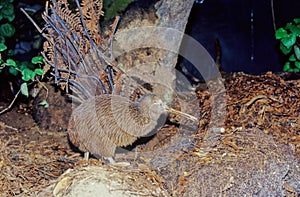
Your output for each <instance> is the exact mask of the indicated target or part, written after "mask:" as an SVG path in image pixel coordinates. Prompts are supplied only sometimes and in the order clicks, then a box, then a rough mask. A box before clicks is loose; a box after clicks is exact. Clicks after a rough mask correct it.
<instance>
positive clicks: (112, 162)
mask: <svg viewBox="0 0 300 197" xmlns="http://www.w3.org/2000/svg"><path fill="white" fill-rule="evenodd" d="M103 159H104V161H105V163H106V164H108V165H112V166H118V167H126V166H130V163H129V162H116V161H115V160H114V159H113V158H112V157H103Z"/></svg>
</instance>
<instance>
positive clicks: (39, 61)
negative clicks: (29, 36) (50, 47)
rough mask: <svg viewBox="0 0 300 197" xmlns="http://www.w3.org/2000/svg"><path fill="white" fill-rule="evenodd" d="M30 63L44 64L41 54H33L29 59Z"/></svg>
mask: <svg viewBox="0 0 300 197" xmlns="http://www.w3.org/2000/svg"><path fill="white" fill-rule="evenodd" d="M31 63H33V64H44V59H43V56H35V57H33V58H32V59H31Z"/></svg>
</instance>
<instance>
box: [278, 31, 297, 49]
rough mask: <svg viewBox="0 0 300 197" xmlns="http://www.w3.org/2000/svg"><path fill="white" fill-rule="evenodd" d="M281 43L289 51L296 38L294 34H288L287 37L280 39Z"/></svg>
mask: <svg viewBox="0 0 300 197" xmlns="http://www.w3.org/2000/svg"><path fill="white" fill-rule="evenodd" d="M281 43H282V44H283V45H284V46H285V47H286V48H287V49H290V48H291V47H292V46H293V45H294V44H295V43H296V36H295V35H294V34H289V35H288V36H287V37H285V38H282V39H281Z"/></svg>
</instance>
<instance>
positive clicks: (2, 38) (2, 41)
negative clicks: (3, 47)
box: [0, 35, 5, 44]
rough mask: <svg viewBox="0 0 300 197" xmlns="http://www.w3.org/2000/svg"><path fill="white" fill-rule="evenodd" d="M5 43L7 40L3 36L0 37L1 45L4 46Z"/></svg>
mask: <svg viewBox="0 0 300 197" xmlns="http://www.w3.org/2000/svg"><path fill="white" fill-rule="evenodd" d="M4 42H5V38H4V37H3V36H1V35H0V43H3V44H4Z"/></svg>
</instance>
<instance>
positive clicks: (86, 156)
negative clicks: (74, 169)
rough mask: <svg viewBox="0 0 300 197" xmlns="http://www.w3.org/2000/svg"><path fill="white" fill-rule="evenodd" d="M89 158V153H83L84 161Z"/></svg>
mask: <svg viewBox="0 0 300 197" xmlns="http://www.w3.org/2000/svg"><path fill="white" fill-rule="evenodd" d="M89 156H90V153H89V152H85V153H84V160H86V161H88V160H89Z"/></svg>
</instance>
